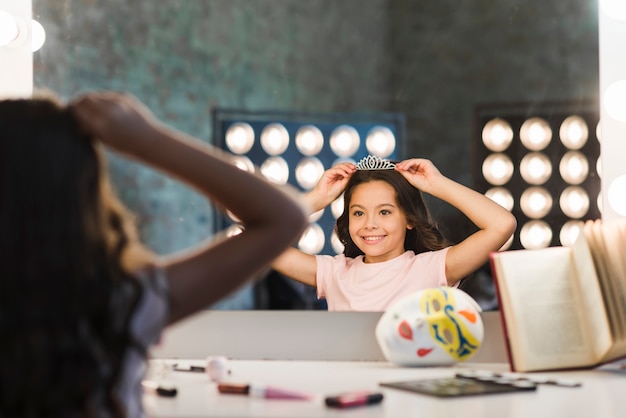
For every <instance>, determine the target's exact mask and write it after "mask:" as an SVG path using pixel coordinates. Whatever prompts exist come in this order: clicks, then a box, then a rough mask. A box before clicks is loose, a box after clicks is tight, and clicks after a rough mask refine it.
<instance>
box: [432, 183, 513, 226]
mask: <svg viewBox="0 0 626 418" xmlns="http://www.w3.org/2000/svg"><path fill="white" fill-rule="evenodd" d="M429 193H430V194H431V195H433V196H434V197H437V198H438V199H441V200H443V201H445V202H447V203H448V204H450V205H452V206H454V207H455V208H457V209H458V210H460V211H461V212H462V213H463V214H464V215H465V216H467V217H468V219H469V220H470V221H472V222H473V223H474V224H475V225H476V226H477V227H478V228H480V229H483V230H485V229H490V228H499V227H500V226H502V227H504V228H505V229H506V230H507V231H508V230H509V229H510V226H509V225H510V224H511V223H514V222H515V218H514V217H513V215H512V214H511V213H510V212H509V211H507V210H506V209H504V208H503V207H502V206H500V205H499V204H497V203H496V202H494V201H492V200H491V199H489V198H488V197H486V196H484V195H482V194H481V193H478V192H477V191H475V190H473V189H471V188H469V187H467V186H464V185H462V184H460V183H457V182H455V181H454V180H451V179H449V178H447V177H445V176H441V177H440V178H439V179H438V180H437V181H436V183H435V184H434V185H433V187H432V188H431V191H430V192H429Z"/></svg>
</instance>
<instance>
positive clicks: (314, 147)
mask: <svg viewBox="0 0 626 418" xmlns="http://www.w3.org/2000/svg"><path fill="white" fill-rule="evenodd" d="M323 146H324V135H322V132H321V131H320V130H319V129H317V128H316V127H315V126H313V125H305V126H303V127H301V128H300V129H298V131H297V132H296V148H297V149H298V151H300V152H301V153H302V154H303V155H306V156H309V157H311V156H313V155H317V154H319V153H320V151H321V150H322V147H323Z"/></svg>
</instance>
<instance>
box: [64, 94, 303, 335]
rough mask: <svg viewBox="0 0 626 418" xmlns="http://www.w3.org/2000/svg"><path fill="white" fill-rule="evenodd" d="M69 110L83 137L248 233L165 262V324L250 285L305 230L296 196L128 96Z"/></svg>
mask: <svg viewBox="0 0 626 418" xmlns="http://www.w3.org/2000/svg"><path fill="white" fill-rule="evenodd" d="M71 109H72V111H73V112H74V114H75V115H76V117H77V118H78V120H79V122H80V123H81V126H82V128H83V129H84V130H85V132H86V133H87V134H90V135H93V136H95V137H97V138H99V139H100V140H101V141H102V142H103V143H105V144H106V145H107V146H108V147H110V148H111V149H113V150H115V151H117V152H119V153H122V154H124V155H126V156H128V157H131V158H133V159H137V160H140V161H142V162H144V163H147V164H149V165H152V166H154V167H155V168H158V169H160V170H163V171H165V172H167V173H169V174H170V175H172V176H175V177H177V178H178V179H180V180H182V181H184V182H185V183H187V184H189V185H191V186H192V187H194V188H196V189H197V190H198V191H200V192H201V193H203V194H204V195H206V196H207V197H208V198H210V199H213V200H214V201H215V202H216V203H217V204H219V205H221V206H222V207H224V208H226V209H228V210H230V211H232V212H233V213H234V214H235V216H237V217H238V218H239V219H240V220H241V221H242V223H243V224H244V226H245V231H244V232H242V233H241V234H239V235H237V236H234V237H231V238H228V239H226V238H224V237H222V238H220V239H214V240H212V242H210V243H201V244H199V245H196V246H194V247H192V248H190V249H189V250H187V251H185V252H182V253H180V254H177V255H174V256H171V257H168V258H163V259H161V260H159V264H161V265H162V267H163V268H164V269H165V271H166V274H167V277H168V281H169V286H170V297H171V301H170V303H171V306H170V317H169V322H170V323H171V322H174V321H176V320H178V319H181V318H183V317H185V316H187V315H189V314H191V313H193V312H195V311H197V310H199V309H202V308H204V307H206V306H208V305H210V304H212V303H214V302H216V301H218V300H219V299H221V298H222V297H224V296H226V295H227V294H228V293H230V292H232V291H233V290H235V289H236V288H238V287H239V286H240V285H242V284H243V283H244V282H245V281H246V280H249V279H251V278H252V277H254V276H255V275H256V274H258V273H259V271H260V270H261V269H263V268H266V267H267V266H268V265H269V263H270V262H271V260H272V259H273V258H275V257H276V256H277V255H279V254H280V253H281V252H282V251H284V249H285V248H286V247H287V246H288V245H289V244H291V243H292V242H293V241H294V240H295V239H296V238H297V237H298V236H299V235H300V234H301V233H302V231H303V229H304V227H305V225H306V216H305V213H304V211H303V210H302V208H301V206H300V204H299V203H298V202H297V200H296V199H295V197H292V196H290V195H288V194H287V193H286V192H285V191H284V190H280V189H278V188H277V187H275V186H273V185H271V184H270V183H269V182H267V181H266V180H264V179H262V178H261V177H259V176H256V175H253V174H250V173H247V172H244V171H242V170H240V169H238V168H237V167H235V166H234V165H233V164H231V163H229V162H228V161H227V160H226V159H225V158H224V157H223V156H221V155H220V154H219V153H218V151H217V150H215V149H213V148H212V147H210V146H208V145H206V144H204V143H202V142H200V141H198V140H196V139H194V138H191V137H189V136H187V135H185V134H182V133H180V132H177V131H175V130H173V129H171V128H168V127H166V126H164V125H163V124H161V123H160V122H159V121H158V120H156V119H155V118H154V117H153V116H152V114H151V113H150V112H149V110H148V109H146V108H145V107H144V106H143V105H142V104H141V103H139V102H138V101H137V100H136V99H134V98H133V97H130V96H127V95H123V94H118V93H113V92H101V93H93V94H88V95H85V96H83V97H81V98H79V99H77V100H76V101H74V102H73V103H72V105H71Z"/></svg>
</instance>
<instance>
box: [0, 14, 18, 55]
mask: <svg viewBox="0 0 626 418" xmlns="http://www.w3.org/2000/svg"><path fill="white" fill-rule="evenodd" d="M19 34H20V29H19V27H18V26H17V22H16V21H15V18H14V17H13V16H12V15H10V14H9V13H7V12H5V11H4V10H0V46H6V45H9V44H10V43H11V42H13V41H14V40H15V39H17V37H18V36H19Z"/></svg>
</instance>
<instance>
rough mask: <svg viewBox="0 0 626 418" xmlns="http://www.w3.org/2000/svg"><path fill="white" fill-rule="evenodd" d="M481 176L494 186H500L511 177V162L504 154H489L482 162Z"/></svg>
mask: <svg viewBox="0 0 626 418" xmlns="http://www.w3.org/2000/svg"><path fill="white" fill-rule="evenodd" d="M482 171H483V176H484V177H485V179H487V181H488V182H489V183H491V184H493V185H494V186H502V185H503V184H505V183H506V182H508V181H509V180H510V179H511V176H513V162H512V161H511V159H510V158H509V157H508V156H507V155H505V154H491V155H490V156H488V157H487V158H486V159H485V161H484V162H483V167H482Z"/></svg>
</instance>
